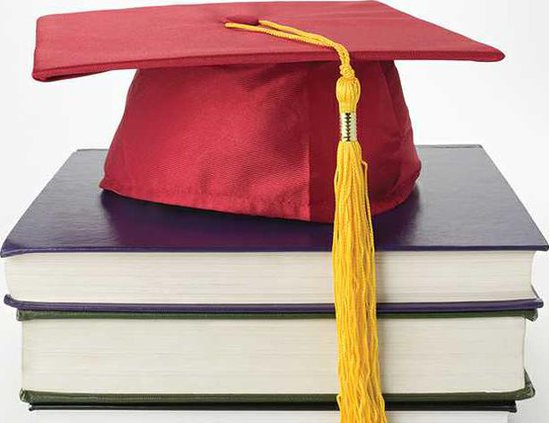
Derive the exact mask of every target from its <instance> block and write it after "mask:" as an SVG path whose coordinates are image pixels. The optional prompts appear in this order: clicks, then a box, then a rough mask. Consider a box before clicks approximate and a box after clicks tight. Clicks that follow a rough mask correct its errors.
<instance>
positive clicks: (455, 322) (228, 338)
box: [18, 311, 536, 407]
mask: <svg viewBox="0 0 549 423" xmlns="http://www.w3.org/2000/svg"><path fill="white" fill-rule="evenodd" d="M381 317H382V318H380V319H379V320H378V326H379V334H380V362H381V365H382V367H383V368H384V372H383V374H382V383H383V386H384V396H385V398H386V400H387V401H389V402H398V403H401V402H420V403H425V402H439V401H440V402H455V401H485V400H486V401H513V400H520V399H525V398H528V397H530V396H532V395H533V394H534V391H533V388H532V386H531V384H530V382H529V380H528V378H526V379H525V376H524V361H523V340H524V329H525V319H535V317H536V312H535V311H523V312H518V311H505V312H487V313H471V312H468V313H442V314H438V313H422V314H420V313H417V314H402V313H393V314H384V315H383V316H381ZM18 318H19V320H21V321H22V325H23V360H24V362H26V363H32V366H27V367H25V368H24V371H23V383H22V386H23V390H22V393H21V398H22V400H23V401H27V402H29V403H31V404H33V405H37V406H44V405H48V404H51V405H70V404H75V405H76V406H78V405H92V404H96V405H102V404H104V405H107V406H122V407H124V406H130V405H132V404H156V405H178V406H180V405H187V404H188V405H191V406H196V405H198V404H210V403H212V404H214V405H215V404H219V403H227V404H254V403H255V404H262V405H265V404H272V405H279V404H284V403H288V402H290V403H297V404H310V405H324V406H325V405H326V404H331V403H334V402H335V395H336V394H335V393H336V392H337V376H336V366H335V365H334V363H335V362H336V357H337V353H336V350H337V347H336V340H335V322H334V319H333V316H332V315H330V314H287V313H281V314H273V313H264V314H256V315H251V314H250V313H243V314H219V313H213V314H209V315H208V314H197V313H187V314H184V313H159V314H150V313H101V312H90V313H86V312H53V311H20V312H18ZM174 334H176V336H174ZM59 345H62V346H63V348H62V349H61V350H60V349H59ZM151 345H153V346H154V348H151ZM212 351H215V353H214V354H213V355H212ZM144 381H146V382H144Z"/></svg>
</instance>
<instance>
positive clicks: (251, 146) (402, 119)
mask: <svg viewBox="0 0 549 423" xmlns="http://www.w3.org/2000/svg"><path fill="white" fill-rule="evenodd" d="M502 58H503V54H502V53H501V52H500V51H498V50H496V49H494V48H492V47H489V46H487V45H484V44H481V43H478V42H476V41H473V40H471V39H469V38H466V37H463V36H461V35H459V34H456V33H454V32H451V31H448V30H446V29H443V28H441V27H439V26H436V25H433V24H430V23H428V22H425V21H422V20H419V19H416V18H414V17H412V16H410V15H407V14H405V13H402V12H399V11H397V10H395V9H393V8H390V7H388V6H386V5H384V4H381V3H378V2H374V1H361V2H306V3H305V2H303V3H302V2H283V3H282V2H276V3H234V4H210V5H187V6H163V7H148V8H136V9H126V10H111V11H99V12H84V13H73V14H64V15H52V16H46V17H43V18H41V19H40V20H39V21H38V29H37V47H36V53H35V66H34V72H33V76H34V78H36V79H38V80H41V81H51V80H56V79H63V78H71V77H76V76H83V75H89V74H94V73H99V72H104V71H110V70H115V69H137V72H136V74H135V77H134V80H133V83H132V85H131V87H130V90H129V93H128V97H127V103H126V109H125V113H124V116H123V118H122V121H121V123H120V126H119V127H118V130H117V131H116V134H115V136H114V140H113V142H112V145H111V147H110V150H109V154H108V157H107V161H106V163H105V176H104V178H103V180H102V181H101V186H102V187H103V188H104V189H107V190H111V191H114V192H116V193H118V194H121V195H123V196H128V197H133V198H138V199H142V200H149V201H154V202H160V203H167V204H174V205H181V206H188V207H197V208H204V209H210V210H218V211H224V212H233V213H243V214H251V215H260V216H267V217H279V218H289V219H300V220H307V221H318V222H334V243H333V273H334V294H335V305H336V321H337V329H338V342H339V365H338V366H339V378H340V395H339V396H338V402H339V405H340V410H341V420H342V422H345V423H350V422H353V423H355V422H357V423H358V422H361V423H374V422H376V423H377V422H385V421H386V418H385V413H384V404H383V398H382V395H381V384H380V369H379V362H378V358H377V353H378V351H377V350H378V340H377V328H376V301H375V294H376V292H375V266H374V241H373V234H372V227H371V216H372V215H374V214H377V213H381V212H384V211H386V210H389V209H392V208H394V207H395V206H397V205H398V204H400V203H401V202H403V201H405V200H406V198H407V197H408V196H409V194H410V193H411V192H412V190H413V187H414V183H415V180H416V179H417V177H418V175H419V172H420V162H419V159H418V156H417V154H416V151H415V148H414V144H413V135H412V127H411V123H410V118H409V115H408V109H407V107H406V103H405V101H404V97H403V93H402V88H401V85H400V80H399V76H398V72H397V69H396V67H395V65H394V61H395V60H420V59H422V60H473V61H498V60H501V59H502ZM361 86H362V88H361ZM361 90H362V99H360V101H359V97H360V94H361ZM337 140H339V142H336V141H337ZM363 160H364V162H365V163H367V164H368V167H367V168H366V165H365V163H364V162H363ZM334 175H335V183H334ZM366 176H367V179H368V181H366Z"/></svg>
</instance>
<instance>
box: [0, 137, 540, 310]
mask: <svg viewBox="0 0 549 423" xmlns="http://www.w3.org/2000/svg"><path fill="white" fill-rule="evenodd" d="M105 154H106V151H105V150H80V151H77V152H75V153H74V154H73V155H72V156H71V157H70V158H69V160H68V161H67V162H66V163H65V165H64V166H63V167H62V168H61V169H60V171H59V172H58V173H57V174H56V175H55V177H54V178H53V179H52V181H51V182H50V183H49V184H48V185H47V186H46V188H45V189H44V190H43V191H42V193H41V194H40V195H39V196H38V198H37V199H36V200H35V201H34V202H33V204H32V205H31V206H30V208H29V209H28V210H27V212H26V213H25V214H24V215H23V217H22V218H21V220H20V221H19V222H18V223H17V225H16V226H15V228H14V229H13V231H12V232H11V233H10V235H9V236H8V238H7V239H6V241H5V243H4V245H3V247H2V250H1V255H2V256H3V257H7V258H8V260H7V261H6V269H7V274H8V285H9V286H10V293H12V294H13V293H14V289H15V288H17V289H19V294H20V295H12V296H11V297H10V296H7V297H6V300H5V301H6V303H7V304H9V305H12V306H15V307H17V308H19V309H21V310H61V311H62V310H65V311H115V312H133V311H136V312H153V313H154V312H197V313H200V312H208V313H211V312H220V313H240V312H251V313H254V312H255V313H264V312H269V311H272V312H274V313H279V312H288V313H292V312H305V313H307V312H308V313H319V312H320V313H325V312H331V311H333V305H332V304H331V296H332V294H331V283H330V273H329V259H328V257H329V250H330V249H331V241H332V226H331V225H328V224H316V223H309V222H299V221H290V220H282V219H268V218H260V217H251V216H242V215H233V214H224V213H217V212H212V211H204V210H196V209H189V208H183V207H176V206H167V205H162V204H155V203H150V202H144V201H139V200H133V199H129V198H125V197H121V196H119V195H116V194H113V193H111V192H107V191H102V190H100V189H99V188H98V181H99V180H100V178H101V174H102V164H103V161H104V159H105ZM419 154H420V156H421V159H422V162H423V172H422V175H421V177H420V180H419V183H418V186H417V188H416V190H415V192H414V193H413V195H412V196H411V198H410V199H409V200H408V201H406V202H405V203H404V204H402V205H401V206H399V207H397V208H396V209H395V210H392V211H390V212H387V213H384V214H382V215H380V216H377V217H376V218H375V222H374V225H375V237H376V247H377V251H378V252H379V255H378V257H381V260H382V263H381V265H380V267H379V270H380V284H379V290H378V295H381V296H382V298H381V299H379V303H380V304H379V307H378V310H379V312H380V313H386V312H452V311H458V312H459V311H487V310H524V309H533V308H537V307H540V306H541V305H542V302H541V300H540V299H539V298H537V296H536V295H535V293H534V292H533V291H532V290H531V287H530V270H531V259H532V257H533V253H534V252H535V251H536V250H547V243H546V241H545V239H544V238H543V236H542V234H541V233H540V231H539V230H538V228H537V227H536V225H535V224H534V222H533V221H532V219H531V217H530V216H529V214H528V212H527V211H526V209H525V208H524V207H523V205H522V204H521V203H520V201H519V199H518V198H517V196H516V195H515V194H514V192H513V191H512V189H511V188H510V187H509V185H508V184H507V182H506V181H505V179H504V178H503V176H502V175H501V173H500V172H499V171H498V170H497V168H496V167H495V165H494V164H493V163H492V161H491V160H490V158H489V157H488V155H487V154H486V153H485V152H484V150H483V149H482V147H480V146H477V145H466V146H452V145H446V146H420V147H419ZM31 253H32V254H31ZM72 253H82V254H72ZM90 253H93V254H90ZM135 253H140V254H135ZM170 253H176V254H178V256H177V258H176V259H174V258H173V257H169V256H170ZM197 253H200V254H199V256H200V257H201V258H202V257H206V256H208V255H210V256H211V257H214V258H215V260H217V261H216V262H215V266H217V267H215V266H214V262H213V261H212V262H208V263H206V264H202V265H197V264H194V267H196V269H194V268H193V267H192V266H193V263H196V262H197V259H198V256H197V255H196V254H197ZM239 253H243V254H239ZM113 254H116V258H112V257H114V256H113ZM193 254H194V255H193ZM246 254H253V260H251V259H250V257H248V256H246ZM109 255H110V257H111V258H109ZM77 256H78V258H75V257H77ZM210 256H208V257H210ZM220 256H223V258H220ZM274 256H276V257H275V258H273V257H274ZM496 256H497V259H495V258H494V257H496ZM53 257H56V258H55V259H54V260H53V261H52V260H51V258H53ZM81 257H85V260H84V259H81ZM185 257H187V258H185ZM225 257H227V259H225ZM281 257H282V258H284V260H288V261H284V262H280V261H279V260H280V258H281ZM480 257H482V259H480ZM29 258H32V259H29ZM73 258H74V260H73ZM122 258H123V259H124V260H121V259H122ZM105 259H106V260H107V261H108V263H109V264H108V265H107V262H104V261H102V260H105ZM132 259H133V260H134V262H135V263H134V262H131V263H133V265H132V264H131V263H130V262H129V261H128V262H127V261H126V260H132ZM159 260H160V261H159ZM165 260H168V262H166V261H165ZM212 260H213V259H212ZM238 260H240V261H238ZM311 260H312V261H311ZM445 260H449V261H445ZM84 261H86V262H85V263H84ZM464 262H466V263H467V266H463V263H464ZM52 263H53V264H52ZM414 263H415V264H414ZM515 263H516V264H515ZM395 264H396V266H393V265H395ZM72 265H74V266H75V267H74V268H72V267H70V266H72ZM43 266H48V267H43ZM51 266H57V267H51ZM78 266H80V267H78ZM117 266H118V267H117ZM120 266H122V267H120ZM174 266H175V267H174ZM197 266H198V267H197ZM231 266H232V267H233V268H234V269H237V270H234V269H232V268H231V269H230V267H231ZM247 266H252V267H247ZM253 266H255V267H253ZM137 268H139V274H135V271H134V269H137ZM394 268H398V269H401V270H399V271H398V272H396V273H398V274H397V275H396V279H398V280H399V281H400V282H398V283H399V284H397V283H396V282H395V281H394V280H393V279H394V277H395V274H396V273H395V272H394V271H393V269H394ZM412 268H413V269H414V272H415V273H414V275H415V276H412V273H411V269H412ZM473 268H474V269H478V270H479V271H480V273H478V274H477V273H475V272H476V271H477V270H475V271H473V270H471V269H473ZM29 269H30V275H29V274H27V273H29ZM47 269H49V270H47ZM82 269H84V270H82ZM86 269H87V270H86ZM98 269H99V270H101V271H103V269H111V270H110V273H108V272H107V273H105V274H101V275H100V276H101V280H100V283H101V284H103V285H102V287H101V288H97V289H96V288H93V286H95V285H93V284H92V282H93V283H95V282H97V281H96V280H93V281H92V280H91V279H90V280H88V279H85V278H90V277H91V276H90V274H92V273H93V274H95V273H94V272H96V271H98ZM166 269H169V271H170V272H171V279H170V280H169V283H168V282H166V285H165V286H164V285H162V284H161V282H162V281H163V280H165V278H164V279H163V277H164V276H162V274H161V273H160V272H162V271H165V270H166ZM204 269H208V272H204ZM238 269H240V273H238V272H239V271H238ZM242 269H244V270H242ZM284 269H287V272H286V273H281V271H282V270H284ZM295 269H300V271H301V272H302V273H299V274H297V275H294V274H293V273H291V272H294V273H295V272H296V271H295ZM310 269H317V270H316V273H314V274H313V273H312V271H311V270H310ZM318 269H321V270H318ZM385 269H388V270H387V271H386V270H385ZM436 269H438V270H436ZM486 269H490V271H486ZM389 271H390V272H389ZM436 271H438V272H439V273H440V272H442V273H440V274H437V275H438V276H436V277H434V276H433V272H436ZM25 272H26V273H25ZM125 272H126V273H125ZM132 272H133V273H132ZM147 272H148V273H147ZM178 272H179V273H178ZM422 272H423V273H422ZM426 272H427V273H426ZM467 272H468V273H467ZM387 273H391V275H390V276H388V277H387V279H384V278H385V275H386V274H387ZM466 273H467V274H466ZM212 274H219V275H224V279H223V280H212V281H210V284H211V290H210V291H205V290H204V289H205V288H204V287H206V285H207V283H206V282H204V283H203V282H201V279H200V278H202V277H207V278H209V277H210V276H211V275H212ZM21 275H23V276H24V277H22V276H21ZM48 275H53V276H52V278H51V277H50V279H47V277H48ZM66 275H69V276H66ZM70 275H72V276H70ZM117 275H118V276H120V275H122V276H123V280H122V281H120V280H118V276H117ZM189 275H190V276H189ZM254 275H256V276H255V278H256V279H255V280H254ZM267 276H268V277H269V278H272V280H271V279H268V277H267ZM292 277H294V278H295V281H294V280H293V279H292ZM25 278H26V279H25ZM185 278H186V279H189V281H186V279H185ZM391 278H393V279H391ZM12 279H13V280H12ZM84 279H85V280H84ZM389 279H391V280H389ZM244 280H249V281H248V282H246V283H248V285H245V286H244V285H243V283H244V282H242V281H244ZM305 280H306V281H308V282H307V283H308V285H306V286H305V285H300V284H301V283H303V281H305ZM28 281H31V282H28ZM109 281H110V282H109ZM136 281H139V283H141V284H145V285H146V286H147V287H148V288H147V289H143V288H139V290H140V291H138V290H137V288H135V287H136ZM234 281H239V282H238V283H239V284H241V286H240V291H238V289H237V288H238V287H235V286H233V285H231V283H233V282H234ZM23 282H25V283H26V285H25V283H23ZM115 282H117V283H118V282H120V283H127V284H129V285H124V286H122V285H115ZM187 282H188V283H190V284H191V285H186V283H187ZM388 282H391V283H392V284H393V285H391V283H388ZM425 283H427V284H429V283H430V285H424V284H425ZM59 284H61V285H59ZM109 284H110V285H109ZM220 284H223V286H224V287H225V289H224V290H219V289H217V287H219V285H220ZM283 284H286V285H287V286H286V285H283ZM483 284H484V285H483ZM23 285H25V286H24V289H23V288H22V287H23ZM57 285H59V286H61V288H56V289H57V290H56V289H54V286H57ZM97 286H98V287H99V285H97ZM108 286H111V287H114V288H113V289H111V291H112V292H111V294H113V295H114V294H115V293H118V297H116V298H114V297H109V295H110V294H109V295H107V294H103V297H101V296H100V295H99V293H101V292H103V293H106V292H107V291H109V289H108ZM391 286H392V288H391ZM296 287H297V288H300V289H297V291H296ZM462 287H465V288H462ZM82 288H83V289H86V290H87V291H86V292H87V293H86V295H87V296H86V295H84V294H82V293H81V291H78V290H79V289H80V290H81V289H82ZM92 288H93V289H92ZM134 288H135V289H134ZM504 288H505V290H503V289H504ZM269 289H274V291H272V292H271V291H270V290H269ZM455 289H469V291H468V292H466V294H467V295H469V296H468V297H467V298H466V299H460V298H461V297H460V295H462V294H463V293H459V292H457V293H456V292H453V291H451V290H455ZM500 289H502V291H501V293H499V294H498V295H499V297H497V298H494V297H492V295H493V294H495V293H497V292H498V291H499V290H500ZM176 290H179V291H181V293H182V294H181V296H180V297H178V295H179V294H178V293H177V292H176ZM195 290H198V291H200V292H206V295H202V297H201V296H200V295H197V296H195V297H186V296H187V295H190V294H192V293H193V292H195ZM254 290H255V291H254ZM69 291H70V292H69ZM252 291H254V292H252ZM275 291H276V292H275ZM320 291H322V292H320ZM385 291H386V293H384V292H385ZM109 292H110V291H109ZM162 292H169V293H170V294H169V295H168V296H166V295H162ZM38 293H40V295H38ZM57 293H58V294H57ZM139 293H141V294H139ZM301 293H305V294H301ZM418 293H419V294H418ZM81 294H82V297H80V295H81ZM130 294H132V295H133V294H135V295H133V297H130V296H129V295H130ZM279 294H280V295H279ZM282 294H283V295H282ZM139 295H141V296H139ZM221 295H225V297H223V298H221V297H220V296H221ZM299 295H302V297H299ZM126 296H128V297H126ZM383 296H385V298H383ZM396 296H398V297H399V298H396ZM422 296H428V297H429V298H428V299H427V300H422V298H423V297H422ZM418 297H419V299H418ZM75 298H76V299H75ZM151 298H155V301H150V300H151ZM395 298H396V299H395ZM204 299H206V300H204ZM212 299H213V300H215V301H211V300H212ZM235 299H236V301H235ZM208 300H210V301H208ZM210 302H211V303H210Z"/></svg>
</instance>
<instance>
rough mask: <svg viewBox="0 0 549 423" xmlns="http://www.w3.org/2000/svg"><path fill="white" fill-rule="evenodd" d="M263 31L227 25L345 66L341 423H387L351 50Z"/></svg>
mask: <svg viewBox="0 0 549 423" xmlns="http://www.w3.org/2000/svg"><path fill="white" fill-rule="evenodd" d="M259 24H260V26H254V25H245V24H238V23H227V24H225V26H226V27H227V28H236V29H243V30H247V31H253V32H260V33H264V34H268V35H272V36H274V37H279V38H284V39H289V40H294V41H300V42H304V43H308V44H314V45H318V46H323V47H331V48H333V49H334V50H335V51H336V52H337V53H338V55H339V59H340V61H341V65H340V73H341V77H340V78H339V79H338V81H337V84H336V97H337V100H338V103H339V113H340V124H341V138H340V141H339V144H338V148H337V167H336V172H335V179H334V190H335V215H334V237H333V246H332V261H333V263H332V265H333V277H334V296H335V310H336V326H337V335H338V350H339V357H338V375H339V395H338V397H337V400H338V404H339V410H340V415H341V418H340V421H341V423H386V422H387V418H386V415H385V403H384V401H383V396H382V393H381V375H380V368H379V359H378V349H379V348H378V335H377V319H376V272H375V257H374V253H375V251H374V236H373V230H372V218H371V212H370V204H369V199H368V195H367V192H368V184H367V177H366V175H367V166H366V163H364V162H363V161H362V150H361V147H360V144H359V142H358V140H357V135H356V134H357V128H356V106H357V104H358V100H359V98H360V82H359V81H358V79H357V78H356V76H355V73H354V70H353V68H352V66H351V63H350V56H349V52H348V51H347V49H346V48H345V47H344V46H343V45H341V44H339V43H336V42H334V41H332V40H330V39H328V38H326V37H323V36H321V35H318V34H312V33H309V32H304V31H301V30H298V29H295V28H292V27H288V26H284V25H279V24H276V23H274V22H270V21H263V20H260V21H259Z"/></svg>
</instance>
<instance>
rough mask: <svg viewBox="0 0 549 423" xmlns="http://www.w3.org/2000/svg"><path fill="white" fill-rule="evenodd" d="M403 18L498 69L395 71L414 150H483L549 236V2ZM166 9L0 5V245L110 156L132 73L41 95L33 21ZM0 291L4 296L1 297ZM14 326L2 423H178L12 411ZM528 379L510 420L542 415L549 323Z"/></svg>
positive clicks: (2, 356) (433, 66) (477, 2)
mask: <svg viewBox="0 0 549 423" xmlns="http://www.w3.org/2000/svg"><path fill="white" fill-rule="evenodd" d="M387 2H388V3H389V4H390V5H393V6H395V7H397V8H399V9H401V10H404V11H407V12H410V13H412V14H414V15H416V16H418V17H421V18H424V19H427V20H430V21H433V22H436V23H438V24H440V25H443V26H446V27H448V28H450V29H453V30H455V31H457V32H461V33H463V34H466V35H468V36H470V37H472V38H475V39H478V40H480V41H483V42H486V43H488V44H492V45H494V46H496V47H498V48H500V49H501V50H503V51H504V52H505V53H506V54H507V58H506V59H505V60H504V61H503V62H500V63H470V62H464V63H458V62H427V63H425V62H406V63H404V62H401V63H399V64H398V66H399V69H400V72H401V77H402V80H403V85H404V91H405V95H406V98H407V102H408V105H409V107H410V111H411V115H412V120H413V124H414V128H415V135H416V143H423V144H427V143H456V144H459V143H481V144H483V145H484V147H485V148H486V150H487V151H488V153H489V154H490V155H491V156H492V158H493V159H494V160H495V162H496V164H497V165H498V167H499V168H500V169H501V171H502V172H503V173H504V174H505V176H506V177H507V179H508V180H509V182H510V183H511V185H512V186H513V188H514V189H515V190H516V192H517V193H518V195H519V197H520V198H521V199H522V201H523V202H524V204H525V205H526V207H527V208H528V209H529V211H530V213H531V214H532V216H533V218H534V219H535V220H536V222H537V223H538V225H539V226H540V227H541V229H542V231H543V232H544V233H545V235H546V236H547V235H548V234H549V192H548V189H547V182H548V177H547V166H548V163H549V162H548V157H547V154H548V153H549V148H548V146H547V144H548V142H549V139H548V135H547V131H548V125H549V122H548V118H549V106H548V98H549V81H548V74H549V73H548V72H547V70H548V69H549V59H548V51H547V50H548V47H547V45H548V40H549V25H548V24H547V18H548V17H549V5H548V2H545V1H543V0H522V1H517V0H474V1H473V0H462V1H449V0H388V1H387ZM153 4H167V3H166V1H164V2H163V1H158V0H156V1H155V0H133V1H132V0H111V1H109V2H105V1H99V0H24V1H8V0H2V1H1V3H0V52H1V53H0V134H1V141H0V237H1V238H2V239H3V238H5V236H7V234H8V231H9V230H10V229H11V227H12V226H13V225H14V224H15V223H16V221H17V219H18V218H19V217H20V215H21V214H22V213H23V212H24V210H25V209H26V207H27V206H28V205H29V204H30V202H31V201H32V200H33V198H34V197H35V196H36V195H37V194H38V192H39V191H40V190H41V189H42V187H43V186H44V184H45V183H46V182H47V181H48V180H49V179H50V177H51V176H52V175H53V174H54V172H55V171H56V170H57V168H58V167H59V166H60V165H61V164H62V163H63V161H64V160H65V159H66V158H67V157H68V155H69V154H70V153H71V152H72V151H73V150H75V149H77V148H82V147H107V146H108V145H109V142H110V139H111V137H112V134H113V132H114V130H115V128H116V125H117V123H118V121H119V119H120V117H121V113H122V107H123V103H124V97H125V93H126V89H127V87H128V84H129V82H130V79H131V77H132V72H129V71H119V72H111V73H107V74H101V75H96V76H91V77H87V78H81V79H74V80H68V81H63V82H57V83H50V84H42V83H38V82H35V81H33V80H32V79H31V77H30V73H31V69H32V52H33V48H34V29H35V20H36V18H37V17H38V16H40V15H43V14H49V13H61V12H68V11H78V10H90V9H100V8H120V7H131V6H141V5H153ZM534 282H535V285H536V287H537V289H538V291H539V293H540V294H541V295H542V296H543V295H544V294H545V297H546V298H549V286H548V285H547V284H548V283H549V256H548V255H546V254H545V255H544V254H538V257H537V259H536V262H535V272H534ZM5 290H6V287H5V283H4V281H3V279H2V280H0V291H2V294H3V293H4V292H5ZM19 353H20V327H19V324H18V323H17V322H16V321H15V312H14V310H12V309H10V308H8V307H4V306H2V307H0V422H8V421H9V422H27V421H33V422H36V423H41V422H42V423H51V422H54V421H55V422H56V423H63V422H75V423H78V422H91V421H96V420H97V419H98V418H101V419H102V420H104V421H105V422H106V423H107V422H114V421H117V422H130V421H133V422H135V421H141V420H143V421H144V420H147V421H151V422H152V421H154V420H157V421H159V422H161V421H170V422H174V421H179V420H182V419H181V415H177V414H175V415H174V414H173V413H172V414H168V413H166V414H152V415H151V414H144V413H141V414H140V413H138V414H133V413H107V414H103V413H102V414H101V415H100V416H98V415H97V414H89V413H28V412H27V411H26V406H25V405H24V404H23V403H20V402H19V400H18V390H19V386H20V357H19ZM526 356H527V368H528V370H529V372H530V374H531V376H532V378H533V380H534V383H535V385H536V388H537V390H538V395H537V397H536V398H535V399H533V400H529V401H526V402H523V403H521V404H520V405H519V407H520V413H519V414H518V415H516V416H513V417H512V421H513V422H515V423H518V422H531V423H538V422H543V421H547V416H549V364H548V360H549V316H548V315H547V313H546V312H544V310H542V311H541V317H540V319H539V320H538V321H537V322H535V323H533V324H530V326H529V329H528V339H527V347H526Z"/></svg>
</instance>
